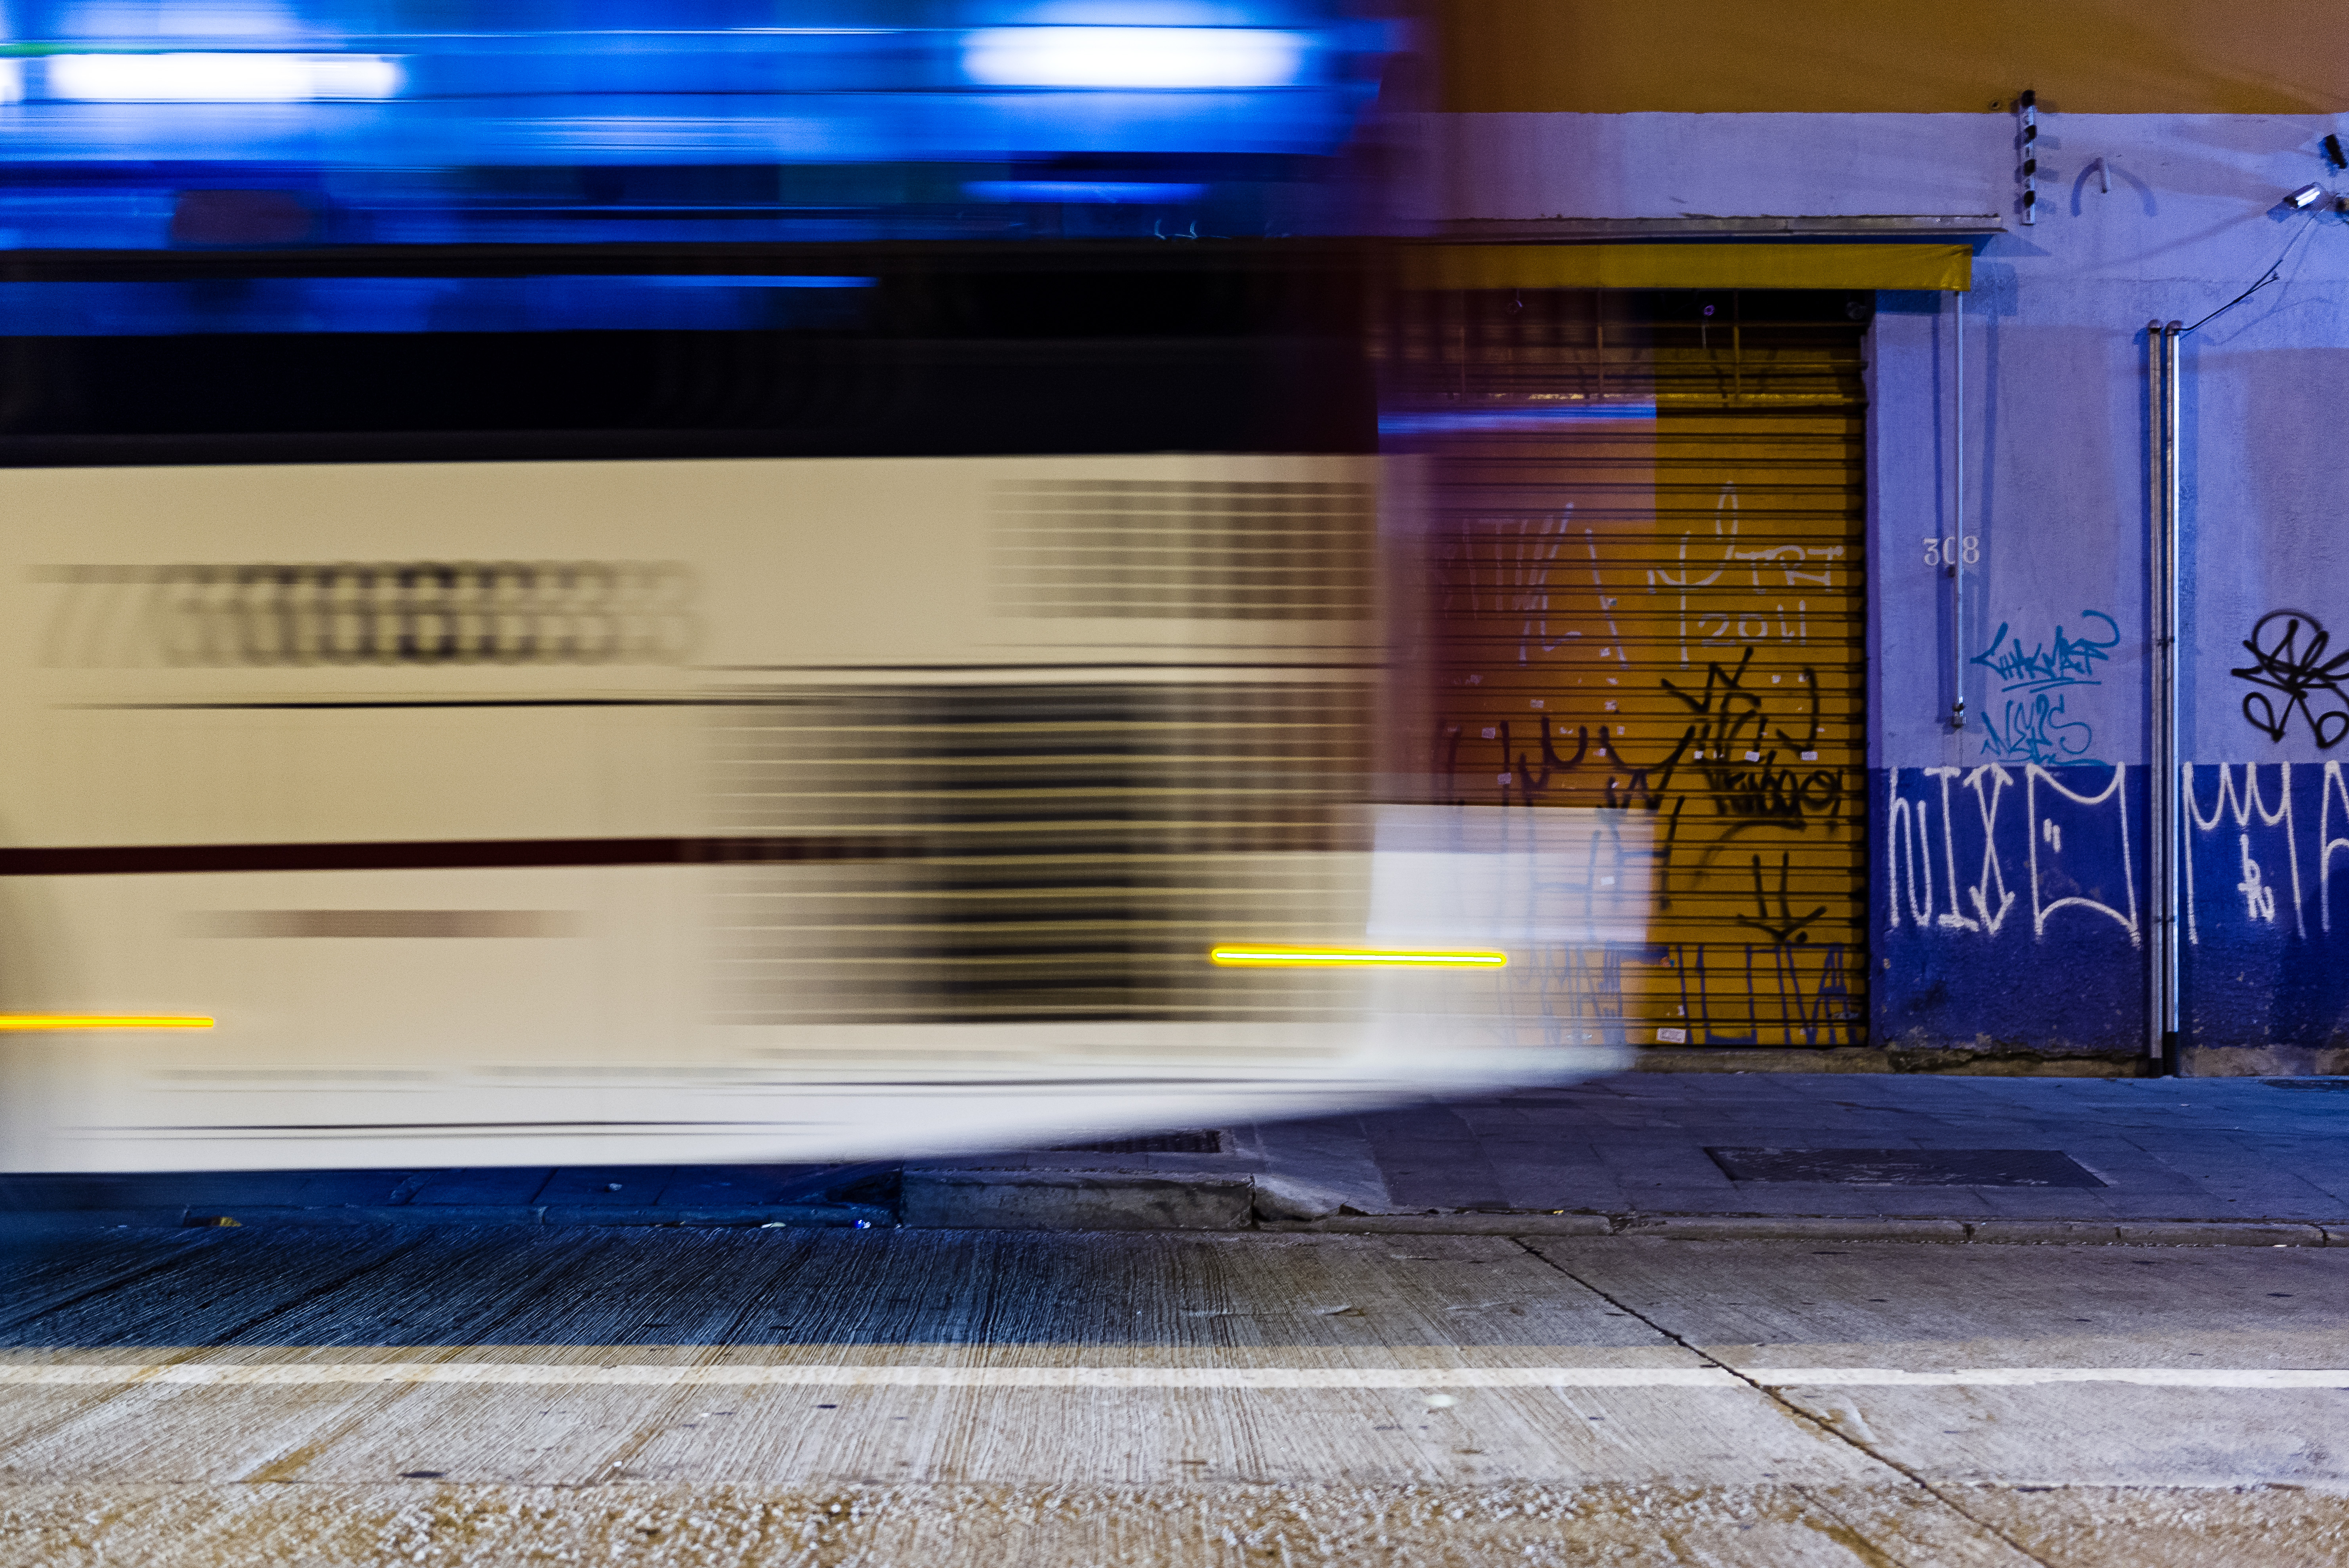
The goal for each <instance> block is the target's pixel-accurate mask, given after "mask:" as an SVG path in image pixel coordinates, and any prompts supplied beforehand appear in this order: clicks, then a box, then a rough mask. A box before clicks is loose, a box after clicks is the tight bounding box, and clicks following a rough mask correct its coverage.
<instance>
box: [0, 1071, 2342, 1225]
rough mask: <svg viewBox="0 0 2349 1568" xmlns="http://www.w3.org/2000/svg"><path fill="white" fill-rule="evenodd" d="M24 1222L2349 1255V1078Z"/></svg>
mask: <svg viewBox="0 0 2349 1568" xmlns="http://www.w3.org/2000/svg"><path fill="white" fill-rule="evenodd" d="M0 1211H5V1213H6V1214H7V1215H8V1216H9V1218H10V1220H11V1222H12V1225H13V1226H15V1227H19V1228H21V1227H22V1226H24V1225H26V1224H50V1223H58V1224H62V1223H73V1224H84V1225H86V1224H96V1223H115V1224H171V1225H181V1224H206V1223H221V1222H230V1221H233V1222H236V1223H240V1224H254V1223H266V1222H301V1223H311V1224H316V1223H321V1222H342V1223H414V1222H440V1223H471V1224H482V1223H526V1224H624V1225H688V1226H698V1225H787V1226H788V1225H811V1224H812V1225H854V1224H864V1225H888V1224H905V1225H914V1226H923V1227H1004V1226H1011V1227H1020V1228H1033V1229H1041V1230H1090V1229H1114V1230H1132V1229H1185V1230H1237V1229H1250V1228H1254V1229H1261V1230H1271V1231H1394V1232H1452V1233H1514V1234H1535V1233H1545V1234H1583V1235H1588V1234H1652V1235H1664V1236H1682V1237H1689V1238H1692V1239H1696V1238H1722V1237H1731V1236H1744V1237H1754V1238H1762V1237H1770V1236H1780V1237H1835V1238H1840V1239H1845V1240H1865V1239H1870V1238H1878V1239H1903V1240H1933V1241H1982V1242H1990V1241H2018V1242H2020V1241H2083V1242H2099V1241H2102V1242H2116V1241H2145V1242H2158V1241H2168V1242H2178V1243H2206V1244H2207V1243H2246V1244H2262V1245H2325V1244H2337V1245H2349V1078H2329V1079H2328V1078H2292V1079H2278V1080H2268V1079H2257V1078H2186V1079H2177V1078H1948V1077H1938V1076H1937V1077H1925V1076H1915V1077H1910V1076H1878V1075H1868V1076H1858V1075H1847V1074H1785V1073H1755V1074H1751V1075H1739V1074H1705V1075H1682V1074H1649V1073H1627V1074H1622V1075H1619V1076H1616V1077H1610V1078H1601V1079H1596V1080H1593V1081H1590V1082H1588V1083H1584V1084H1579V1085H1576V1086H1573V1087H1570V1088H1554V1089H1528V1090H1521V1091H1518V1092H1516V1093H1514V1094H1510V1095H1507V1096H1505V1097H1501V1098H1498V1099H1485V1100H1477V1101H1473V1102H1457V1103H1452V1104H1447V1105H1429V1106H1420V1107H1414V1108H1411V1109H1398V1110H1389V1111H1381V1112H1375V1113H1371V1114H1365V1115H1358V1116H1341V1117H1330V1118H1326V1119H1318V1120H1310V1121H1292V1122H1282V1123H1272V1124H1265V1125H1259V1126H1252V1127H1251V1126H1240V1127H1232V1128H1223V1129H1195V1130H1186V1131H1182V1132H1176V1133H1172V1134H1167V1135H1164V1136H1161V1137H1156V1138H1143V1139H1128V1140H1113V1141H1110V1142H1105V1143H1102V1144H1099V1145H1093V1146H1089V1147H1086V1148H1082V1149H1075V1150H1013V1151H1007V1152H1004V1153H1000V1154H996V1155H990V1156H986V1157H981V1158H970V1157H966V1158H961V1159H956V1160H940V1161H913V1162H910V1163H908V1164H906V1165H905V1166H904V1167H903V1168H902V1171H900V1169H899V1168H897V1167H879V1166H858V1167H837V1168H810V1167H785V1166H743V1167H713V1166H700V1167H683V1168H662V1167H643V1166H637V1167H615V1168H611V1169H608V1170H581V1169H564V1170H544V1169H540V1170H521V1169H517V1170H497V1171H297V1172H276V1173H269V1172H263V1173H229V1174H209V1175H207V1174H191V1175H155V1176H124V1177H63V1176H43V1177H25V1176H18V1177H0Z"/></svg>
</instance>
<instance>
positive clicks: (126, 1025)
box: [0, 1013, 212, 1032]
mask: <svg viewBox="0 0 2349 1568" xmlns="http://www.w3.org/2000/svg"><path fill="white" fill-rule="evenodd" d="M211 1027H212V1019H210V1018H207V1017H204V1016H201V1015H199V1014H194V1013H0V1032H7V1031H29V1030H41V1029H209V1028H211Z"/></svg>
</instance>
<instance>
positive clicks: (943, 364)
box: [0, 242, 1637, 1171]
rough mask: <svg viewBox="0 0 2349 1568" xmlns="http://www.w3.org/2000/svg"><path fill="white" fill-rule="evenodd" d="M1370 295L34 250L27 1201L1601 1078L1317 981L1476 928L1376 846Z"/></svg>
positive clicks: (979, 259)
mask: <svg viewBox="0 0 2349 1568" xmlns="http://www.w3.org/2000/svg"><path fill="white" fill-rule="evenodd" d="M43 267H46V268H47V270H46V271H44V270H42V269H43ZM1367 287H1368V283H1367V275H1366V270H1365V267H1364V264H1363V262H1362V259H1361V254H1360V253H1358V252H1357V251H1355V250H1353V249H1351V248H1349V247H1347V246H1344V245H1341V244H1334V243H1322V242H1289V243H1282V242H1226V243H1196V244H1193V243H1185V244H1181V245H1175V244H1144V245H1142V246H1139V247H1136V246H1133V245H1128V244H1104V245H1086V244H1076V243H1057V244H1054V243H1044V242H1031V243H1030V244H1027V245H1022V246H1019V247H1017V248H997V249H993V250H989V249H984V248H980V247H975V246H964V247H957V246H952V245H938V244H929V245H921V246H891V245H888V244H885V243H879V242H862V243H854V244H841V245H823V246H800V247H792V246H773V245H765V246H754V247H753V246H746V247H742V248H740V249H739V250H731V251H730V250H727V249H725V248H723V247H716V248H713V247H709V246H700V247H694V248H691V249H690V250H678V251H675V252H663V251H659V250H657V249H647V248H644V247H636V248H630V249H626V250H622V251H615V250H612V249H610V248H604V249H591V248H569V249H562V250H545V249H538V250H530V251H512V250H491V249H483V248H478V247H477V248H473V249H469V250H461V251H459V250H448V251H440V250H429V249H415V248H411V249H408V250H404V251H401V252H398V253H386V252H382V251H357V252H322V251H313V252H307V253H255V252H231V253H215V254H194V255H190V254H185V253H157V254H155V255H153V256H151V257H150V258H148V259H145V260H143V261H141V260H137V259H130V260H126V259H124V258H123V257H121V256H120V255H119V254H118V255H116V256H115V257H113V258H111V259H109V260H107V261H106V262H105V263H104V264H103V265H102V266H98V265H95V264H92V263H78V262H76V261H74V260H73V259H72V258H70V257H67V258H63V259H59V260H56V261H53V262H49V263H41V264H40V265H39V266H36V265H33V264H31V263H19V264H18V265H17V267H16V272H15V273H14V276H13V281H10V282H7V283H5V284H0V293H5V292H8V291H13V292H14V297H13V299H12V301H11V302H10V303H11V304H13V305H14V307H15V310H14V315H13V316H12V320H13V321H14V322H15V323H16V327H15V328H14V329H13V330H15V332H16V335H12V336H9V337H7V338H6V339H5V340H0V362H5V369H0V374H5V386H6V389H7V390H6V402H5V407H0V461H5V465H6V466H5V468H0V515H5V517H6V519H7V527H6V529H5V531H0V596H5V597H0V603H5V605H6V614H5V627H6V633H5V635H6V643H5V654H0V659H5V671H6V674H5V679H0V702H5V714H6V724H7V733H8V734H9V736H10V737H11V744H10V745H9V746H8V747H7V748H6V750H5V759H0V1012H5V1015H6V1018H5V1020H0V1021H5V1023H6V1024H7V1025H8V1026H9V1029H8V1032H7V1033H5V1035H0V1117H5V1140H0V1160H5V1163H6V1165H7V1166H8V1167H9V1168H12V1169H16V1170H50V1171H68V1170H134V1169H200V1168H265V1167H285V1166H311V1165H338V1166H362V1165H398V1164H411V1163H426V1164H491V1163H501V1162H515V1161H527V1162H529V1163H533V1164H546V1163H555V1162H605V1163H609V1162H627V1161H645V1162H671V1161H802V1160H837V1159H848V1158H858V1157H874V1156H880V1155H898V1154H908V1153H916V1152H928V1151H940V1152H943V1151H948V1150H956V1149H980V1148H987V1147H1004V1146H1009V1145H1015V1144H1017V1143H1019V1142H1021V1141H1023V1140H1040V1139H1050V1138H1057V1137H1067V1136H1074V1135H1080V1134H1086V1133H1099V1132H1103V1131H1113V1130H1140V1129H1146V1128H1153V1127H1166V1126H1172V1125H1182V1124H1186V1123H1187V1124H1201V1123H1208V1122H1213V1121H1216V1120H1218V1119H1225V1118H1230V1117H1247V1116H1263V1115H1268V1114H1278V1113H1283V1112H1303V1111H1309V1110H1314V1109H1332V1108H1337V1107H1341V1106H1346V1105H1356V1104H1364V1103H1370V1102H1372V1101H1376V1100H1379V1099H1391V1098H1393V1097H1396V1096H1400V1095H1405V1094H1410V1093H1413V1092H1420V1091H1425V1090H1430V1089H1442V1088H1475V1087H1478V1086H1484V1085H1490V1084H1496V1083H1502V1082H1509V1081H1518V1080H1522V1079H1526V1078H1542V1077H1546V1076H1555V1075H1557V1074H1558V1073H1561V1072H1565V1071H1568V1070H1571V1069H1573V1068H1577V1067H1586V1068H1587V1067H1588V1066H1590V1065H1593V1064H1594V1063H1596V1062H1598V1061H1599V1060H1601V1059H1603V1058H1605V1057H1606V1052H1605V1050H1604V1049H1603V1047H1586V1046H1576V1045H1573V1044H1570V1043H1568V1042H1563V1041H1561V1040H1560V1039H1558V1038H1557V1037H1556V1036H1555V1033H1554V1032H1545V1031H1544V1030H1542V1029H1541V1028H1539V1027H1537V1026H1522V1027H1521V1026H1519V1025H1518V1023H1516V1022H1515V1021H1513V1020H1511V1019H1510V1018H1509V1017H1508V1016H1506V1014H1507V1007H1506V1004H1505V1003H1496V1002H1495V997H1498V996H1500V995H1502V993H1500V992H1498V991H1495V989H1493V987H1494V986H1495V985H1497V984H1499V979H1498V977H1497V976H1496V975H1494V974H1487V973H1475V972H1460V973H1454V972H1452V971H1449V970H1441V969H1439V970H1438V971H1437V972H1426V971H1425V966H1422V968H1421V969H1419V970H1413V969H1410V968H1409V967H1408V966H1406V967H1403V968H1396V967H1390V966H1384V965H1380V966H1374V967H1372V968H1370V969H1368V970H1357V969H1353V968H1349V967H1346V966H1345V965H1344V964H1343V963H1342V962H1340V963H1339V965H1338V966H1336V967H1331V966H1330V965H1328V964H1324V963H1320V962H1318V961H1317V962H1311V963H1307V964H1305V965H1301V966H1300V965H1298V964H1296V963H1294V962H1291V961H1290V960H1292V959H1294V958H1295V956H1296V954H1293V953H1289V952H1288V951H1287V950H1292V949H1299V948H1302V949H1309V950H1316V951H1317V952H1318V953H1319V954H1320V955H1321V956H1322V957H1324V958H1327V957H1329V956H1330V955H1331V954H1339V955H1342V954H1345V953H1347V952H1350V951H1354V950H1365V949H1366V948H1377V949H1380V950H1381V951H1385V950H1393V951H1407V950H1412V944H1413V941H1418V942H1420V943H1421V944H1423V945H1425V944H1430V943H1433V944H1434V945H1433V948H1431V949H1430V950H1431V951H1434V950H1435V949H1443V951H1444V952H1449V951H1450V950H1451V949H1450V948H1445V947H1444V939H1445V938H1446V937H1447V936H1449V937H1450V938H1453V939H1454V941H1453V943H1452V946H1454V947H1461V948H1463V949H1464V950H1466V951H1472V952H1482V951H1484V950H1485V948H1493V947H1496V944H1497V945H1498V946H1505V945H1506V942H1505V939H1506V935H1507V933H1506V932H1504V931H1500V930H1498V929H1497V928H1495V927H1493V926H1492V925H1491V923H1490V922H1489V921H1488V922H1486V923H1484V924H1482V925H1479V924H1477V923H1476V922H1475V920H1473V919H1465V918H1464V917H1463V918H1454V916H1447V915H1445V914H1444V913H1443V906H1444V901H1445V900H1446V899H1447V898H1448V899H1450V900H1452V901H1453V903H1459V901H1460V899H1461V898H1462V896H1463V895H1462V893H1461V891H1460V883H1459V879H1458V878H1457V876H1454V875H1452V874H1451V873H1449V872H1446V871H1445V870H1444V866H1445V864H1446V861H1444V851H1445V844H1444V843H1443V842H1439V841H1436V840H1434V839H1429V838H1428V837H1427V831H1428V830H1425V828H1424V824H1423V825H1422V828H1421V829H1420V830H1419V831H1420V839H1419V840H1416V841H1411V842H1404V841H1402V840H1394V841H1393V843H1392V846H1391V847H1394V848H1396V849H1397V850H1398V851H1399V852H1398V854H1397V855H1396V856H1395V857H1393V858H1392V861H1391V863H1390V865H1389V867H1388V870H1387V872H1385V873H1379V872H1374V871H1373V859H1372V856H1371V849H1372V847H1373V845H1374V843H1376V842H1379V841H1380V839H1381V832H1389V833H1390V835H1391V834H1392V830H1395V828H1396V824H1397V822H1400V823H1401V826H1402V829H1403V830H1413V827H1412V823H1411V822H1410V821H1408V820H1402V819H1392V818H1391V820H1389V821H1388V823H1387V826H1386V828H1384V829H1382V828H1381V824H1380V820H1379V819H1378V815H1377V812H1376V810H1375V809H1374V808H1373V807H1372V806H1371V800H1372V798H1373V796H1374V795H1375V794H1376V793H1377V789H1376V786H1375V782H1374V775H1375V773H1376V771H1377V769H1378V768H1379V766H1380V760H1381V755H1382V751H1381V748H1382V747H1383V745H1384V741H1383V740H1382V738H1381V715H1382V712H1383V710H1384V708H1385V707H1386V706H1387V704H1388V696H1387V694H1388V693H1389V692H1390V690H1391V689H1392V688H1391V683H1389V682H1388V680H1387V676H1386V674H1385V671H1384V669H1383V665H1384V664H1385V649H1386V640H1387V629H1386V627H1385V625H1384V624H1383V621H1382V616H1381V547H1380V531H1379V521H1380V514H1381V484H1380V474H1379V469H1378V466H1377V463H1378V459H1376V457H1375V456H1374V453H1375V450H1376V416H1375V401H1376V400H1375V397H1374V395H1373V391H1372V387H1371V379H1370V372H1369V367H1368V365H1367V362H1366V357H1365V355H1364V352H1363V348H1362V335H1361V319H1362V311H1363V308H1364V290H1365V289H1366V288H1367ZM191 319H201V321H202V330H201V331H193V332H191V331H189V330H188V329H187V326H188V323H189V321H190V320H191ZM27 324H30V325H31V326H32V327H33V328H34V330H29V331H28V330H25V327H26V325H27ZM1414 722H1415V721H1414ZM1565 821H1566V817H1565V816H1564V815H1563V814H1551V815H1549V827H1548V829H1547V830H1548V831H1549V832H1550V833H1551V834H1552V836H1553V837H1555V836H1556V835H1557V832H1558V831H1559V826H1558V825H1559V824H1561V823H1564V822H1565ZM1579 831H1581V830H1579V829H1577V830H1570V831H1568V835H1567V836H1568V838H1573V836H1574V833H1576V832H1579ZM1406 837H1408V831H1406ZM1437 838H1438V839H1440V838H1441V834H1440V832H1439V833H1438V834H1437ZM1451 847H1452V848H1454V849H1457V848H1458V847H1459V846H1458V845H1456V844H1454V845H1452V846H1451ZM1484 847H1485V848H1487V849H1490V848H1494V847H1495V846H1492V845H1486V846H1484ZM1550 848H1551V849H1553V850H1558V851H1559V852H1560V853H1562V854H1564V855H1565V856H1566V857H1567V858H1568V859H1571V858H1573V857H1574V856H1576V855H1585V856H1587V854H1588V851H1589V850H1590V846H1589V845H1588V844H1586V843H1584V842H1582V841H1580V840H1578V839H1577V840H1575V841H1574V842H1572V843H1567V844H1564V845H1563V848H1562V849H1561V848H1560V846H1558V845H1552V846H1550ZM1634 858H1636V857H1634ZM1479 863H1481V864H1485V865H1487V866H1489V865H1492V864H1496V863H1498V862H1495V861H1491V860H1490V859H1489V858H1488V859H1487V860H1486V861H1481V862H1479ZM1527 863H1530V862H1527ZM1381 874H1384V875H1385V878H1386V882H1385V885H1384V886H1383V888H1381V887H1380V886H1377V885H1374V884H1375V883H1377V882H1379V880H1380V876H1381ZM1447 877H1450V880H1449V881H1447V880H1446V879H1447ZM1612 880H1613V879H1612V878H1610V879H1609V881H1610V883H1611V882H1612ZM1626 886H1627V889H1628V888H1629V876H1628V873H1627V878H1626ZM1381 901H1382V902H1383V907H1384V909H1385V913H1384V914H1383V915H1379V914H1378V913H1377V912H1376V911H1374V909H1373V907H1372V906H1373V904H1374V903H1381ZM1469 902H1471V903H1474V902H1475V895H1471V896H1470V898H1469ZM1633 902H1634V903H1636V902H1637V901H1636V899H1635V900H1633ZM1431 912H1433V913H1431ZM1422 916H1424V918H1421V917H1422ZM1374 928H1375V929H1377V930H1379V931H1381V932H1386V933H1389V934H1390V936H1389V937H1386V938H1382V939H1381V942H1375V943H1374V942H1371V941H1370V939H1369V935H1368V934H1369V933H1370V932H1371V931H1372V930H1373V929H1374ZM1396 932H1400V933H1401V936H1400V938H1395V937H1393V936H1392V933H1396ZM1219 944H1221V945H1226V946H1235V945H1236V946H1237V947H1240V948H1244V949H1258V950H1262V952H1261V953H1260V954H1259V962H1257V963H1255V964H1247V963H1242V964H1237V965H1233V964H1225V965H1218V964H1216V963H1212V962H1210V959H1209V954H1210V950H1211V949H1213V948H1216V947H1217V946H1218V945H1219ZM1263 954H1270V956H1269V957H1266V956H1263ZM1227 956H1228V955H1227ZM1309 956H1310V954H1309ZM1489 956H1497V953H1495V954H1488V957H1489ZM1466 962H1467V963H1468V964H1469V965H1470V968H1471V969H1472V970H1473V969H1474V968H1475V965H1481V964H1484V963H1485V960H1484V959H1471V960H1468V961H1466ZM1480 987H1481V989H1480ZM205 1018H208V1019H211V1020H212V1026H210V1027H181V1026H176V1025H179V1024H183V1023H188V1022H190V1021H191V1020H196V1019H205Z"/></svg>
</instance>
